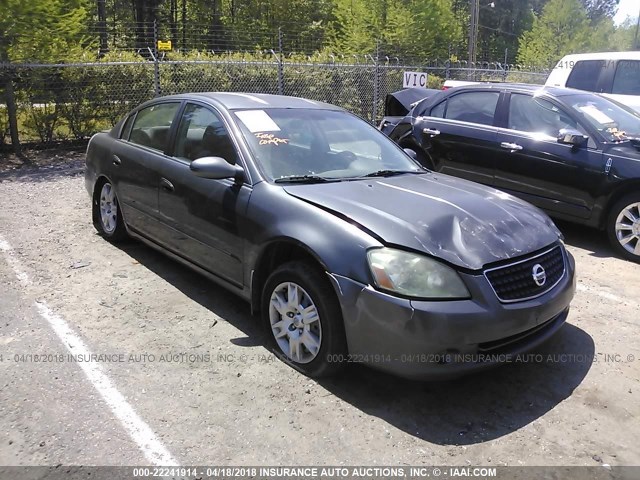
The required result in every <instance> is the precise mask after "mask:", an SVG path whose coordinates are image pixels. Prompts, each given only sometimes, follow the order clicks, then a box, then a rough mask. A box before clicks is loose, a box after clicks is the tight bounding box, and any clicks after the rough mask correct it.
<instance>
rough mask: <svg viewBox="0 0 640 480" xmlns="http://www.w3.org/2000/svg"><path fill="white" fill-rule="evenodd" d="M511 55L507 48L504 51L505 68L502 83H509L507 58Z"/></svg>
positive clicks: (503, 68)
mask: <svg viewBox="0 0 640 480" xmlns="http://www.w3.org/2000/svg"><path fill="white" fill-rule="evenodd" d="M508 55H509V49H508V48H505V49H504V66H503V67H502V81H503V82H506V81H507V58H508Z"/></svg>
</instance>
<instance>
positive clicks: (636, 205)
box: [607, 193, 640, 263]
mask: <svg viewBox="0 0 640 480" xmlns="http://www.w3.org/2000/svg"><path fill="white" fill-rule="evenodd" d="M607 235H608V237H609V241H610V242H611V245H612V246H613V248H614V250H615V251H616V252H617V253H618V254H619V255H620V256H622V257H624V258H626V259H627V260H631V261H632V262H637V263H640V194H637V193H632V194H629V195H626V196H624V197H622V198H621V199H620V200H619V201H618V202H616V204H615V205H614V206H613V207H612V208H611V210H610V211H609V217H608V219H607Z"/></svg>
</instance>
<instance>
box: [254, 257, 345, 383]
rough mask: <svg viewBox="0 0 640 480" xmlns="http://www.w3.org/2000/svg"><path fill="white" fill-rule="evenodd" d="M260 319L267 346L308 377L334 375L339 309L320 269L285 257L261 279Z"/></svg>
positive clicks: (340, 333)
mask: <svg viewBox="0 0 640 480" xmlns="http://www.w3.org/2000/svg"><path fill="white" fill-rule="evenodd" d="M261 310H262V320H263V322H264V325H265V327H266V329H267V336H268V338H269V342H270V344H271V349H272V351H273V352H274V353H275V354H276V355H278V356H279V357H280V358H281V359H282V360H283V361H284V362H285V363H287V364H289V365H290V366H292V367H293V368H295V369H296V370H299V371H300V372H302V373H304V374H305V375H308V376H309V377H324V376H329V375H332V374H335V373H336V372H338V371H339V370H340V369H341V368H342V367H343V365H344V363H345V360H346V355H347V342H346V338H345V333H344V323H343V320H342V311H341V309H340V305H339V303H338V299H337V298H336V294H335V292H334V290H333V287H332V286H331V284H330V283H329V280H328V279H327V277H326V273H325V272H323V271H322V270H321V269H319V268H317V267H315V266H313V265H311V264H309V263H304V262H288V263H285V264H283V265H281V266H280V267H278V268H277V269H276V270H275V271H274V272H273V273H272V274H271V275H270V276H269V278H268V279H267V281H266V283H265V286H264V289H263V292H262V302H261Z"/></svg>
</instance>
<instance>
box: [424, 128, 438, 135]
mask: <svg viewBox="0 0 640 480" xmlns="http://www.w3.org/2000/svg"><path fill="white" fill-rule="evenodd" d="M422 133H426V134H427V135H431V136H432V137H435V136H436V135H440V130H436V129H435V128H423V129H422Z"/></svg>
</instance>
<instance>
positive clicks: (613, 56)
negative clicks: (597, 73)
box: [562, 51, 640, 61]
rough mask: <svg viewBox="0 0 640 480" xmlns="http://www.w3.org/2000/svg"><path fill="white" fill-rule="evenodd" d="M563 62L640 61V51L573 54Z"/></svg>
mask: <svg viewBox="0 0 640 480" xmlns="http://www.w3.org/2000/svg"><path fill="white" fill-rule="evenodd" d="M562 60H563V61H564V60H640V51H637V52H595V53H572V54H570V55H565V56H564V57H562Z"/></svg>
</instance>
